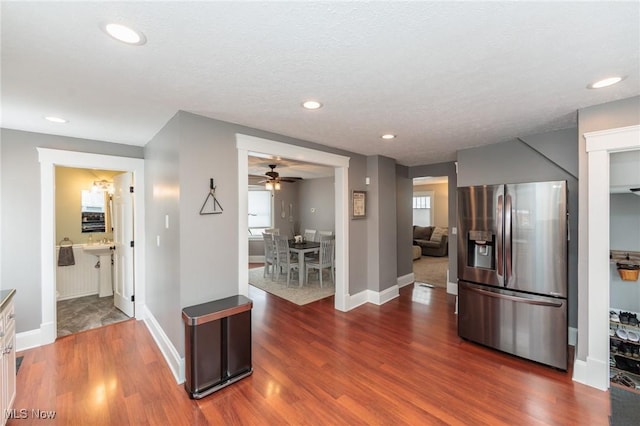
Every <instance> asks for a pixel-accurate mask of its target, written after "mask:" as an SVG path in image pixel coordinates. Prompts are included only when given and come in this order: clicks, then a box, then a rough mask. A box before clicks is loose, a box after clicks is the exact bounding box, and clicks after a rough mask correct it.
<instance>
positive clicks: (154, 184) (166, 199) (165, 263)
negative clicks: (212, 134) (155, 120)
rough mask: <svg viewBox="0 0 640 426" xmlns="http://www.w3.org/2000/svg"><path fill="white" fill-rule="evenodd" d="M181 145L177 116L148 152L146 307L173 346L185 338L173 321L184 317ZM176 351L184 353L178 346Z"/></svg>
mask: <svg viewBox="0 0 640 426" xmlns="http://www.w3.org/2000/svg"><path fill="white" fill-rule="evenodd" d="M179 142H180V118H179V117H178V116H177V115H176V116H174V117H173V118H172V119H171V120H169V122H167V124H165V126H164V127H163V128H162V129H161V130H160V132H158V134H157V135H156V136H155V137H154V138H153V139H152V140H151V142H149V143H147V145H146V146H145V149H144V155H145V182H146V184H147V188H146V190H145V210H146V218H145V233H146V237H147V238H146V240H147V241H146V243H147V245H146V247H145V253H146V256H147V258H146V280H147V287H146V303H147V308H148V309H149V310H150V311H151V312H153V315H154V317H155V318H156V319H157V320H158V321H160V324H161V326H162V328H163V330H164V332H165V334H166V335H167V336H168V337H169V339H170V340H171V341H172V342H179V341H180V339H181V338H182V335H183V331H182V327H181V326H180V324H178V323H176V322H175V321H172V320H171V319H172V318H180V315H181V304H180V270H181V266H180V253H181V247H180V227H181V223H180V191H181V189H180V151H179V149H178V148H179ZM205 191H206V190H203V192H205ZM203 201H204V199H203V200H202V202H203ZM202 202H201V203H202ZM165 215H168V216H169V229H166V228H165ZM158 236H159V237H160V246H158V245H157V243H156V238H157V237H158ZM176 349H178V350H182V348H181V347H180V346H177V345H176Z"/></svg>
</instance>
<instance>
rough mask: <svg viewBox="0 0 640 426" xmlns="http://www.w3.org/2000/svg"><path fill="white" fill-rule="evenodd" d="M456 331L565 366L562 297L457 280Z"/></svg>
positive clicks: (495, 346) (468, 337)
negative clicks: (537, 294)
mask: <svg viewBox="0 0 640 426" xmlns="http://www.w3.org/2000/svg"><path fill="white" fill-rule="evenodd" d="M458 297H459V299H458V334H459V335H460V337H463V338H465V339H468V340H471V341H473V342H476V343H481V344H483V345H486V346H489V347H492V348H495V349H498V350H501V351H503V352H507V353H510V354H513V355H517V356H520V357H523V358H526V359H530V360H533V361H537V362H540V363H542V364H546V365H550V366H552V367H556V368H560V369H562V370H566V369H567V344H568V340H567V339H568V330H567V303H566V299H556V298H551V297H541V296H534V295H527V294H524V293H518V292H514V291H510V290H504V289H500V288H497V287H493V288H492V287H489V286H481V285H476V284H471V283H465V282H463V281H460V282H459V286H458Z"/></svg>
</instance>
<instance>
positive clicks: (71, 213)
mask: <svg viewBox="0 0 640 426" xmlns="http://www.w3.org/2000/svg"><path fill="white" fill-rule="evenodd" d="M129 181H131V177H130V173H122V172H121V171H116V170H99V169H86V168H74V167H63V166H55V184H56V192H55V233H56V236H55V241H57V245H56V258H57V259H58V261H57V268H56V300H57V305H56V314H57V319H58V321H57V327H56V328H57V336H58V337H62V336H67V335H70V334H74V333H78V332H80V331H84V330H88V329H91V328H96V327H100V326H103V325H108V324H113V323H116V322H120V321H124V320H126V319H129V318H130V317H131V316H132V315H133V303H132V302H130V301H129V300H125V298H124V297H123V296H122V289H123V288H125V287H126V285H125V284H128V286H131V287H133V286H132V284H131V283H132V282H133V274H132V272H133V271H132V270H131V268H125V270H124V271H123V270H122V269H123V268H122V262H123V261H124V262H125V263H126V262H127V260H128V259H127V257H128V256H130V253H126V252H125V253H124V256H118V255H117V254H116V253H119V252H121V251H122V250H123V247H122V240H123V237H124V236H126V235H130V234H132V233H133V229H121V228H123V227H125V228H127V227H128V228H132V225H133V209H132V208H129V209H123V208H122V202H123V201H126V200H124V198H123V196H125V197H130V196H131V194H130V193H129V186H128V185H129ZM129 204H130V203H129ZM114 207H115V208H114ZM126 216H128V217H126ZM116 271H118V272H120V273H115V272H116ZM125 271H126V274H123V273H122V272H125ZM123 280H126V281H129V282H130V283H126V282H123ZM127 305H130V306H127Z"/></svg>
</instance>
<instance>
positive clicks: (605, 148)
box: [573, 126, 640, 390]
mask: <svg viewBox="0 0 640 426" xmlns="http://www.w3.org/2000/svg"><path fill="white" fill-rule="evenodd" d="M584 137H585V140H586V151H587V155H588V186H589V189H588V192H589V195H588V210H589V211H588V219H587V222H588V247H589V248H588V275H587V277H588V279H587V280H588V284H587V286H588V288H587V297H588V306H580V307H579V309H580V310H586V311H587V319H588V321H587V324H588V337H587V338H588V345H587V346H588V351H587V357H586V360H576V362H575V364H574V374H573V379H574V380H575V381H578V382H580V383H584V384H587V385H589V386H592V387H594V388H598V389H601V390H607V389H608V388H609V333H608V331H609V288H610V282H609V277H610V274H609V267H610V265H609V250H610V247H609V243H610V241H609V220H610V219H609V193H610V189H609V166H610V157H609V155H610V154H611V153H612V152H622V151H631V150H638V149H640V126H629V127H621V128H617V129H609V130H603V131H597V132H589V133H585V134H584ZM584 219H585V218H582V217H581V218H580V220H584ZM578 291H580V289H578Z"/></svg>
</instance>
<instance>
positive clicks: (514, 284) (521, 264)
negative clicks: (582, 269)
mask: <svg viewBox="0 0 640 426" xmlns="http://www.w3.org/2000/svg"><path fill="white" fill-rule="evenodd" d="M566 193H567V190H566V182H564V181H558V182H536V183H523V184H510V185H506V194H505V242H504V245H505V287H506V288H509V289H512V290H520V291H526V292H531V293H536V294H544V295H550V296H556V297H567V196H566Z"/></svg>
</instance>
